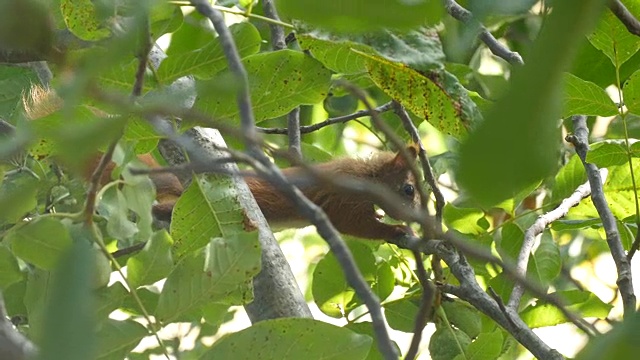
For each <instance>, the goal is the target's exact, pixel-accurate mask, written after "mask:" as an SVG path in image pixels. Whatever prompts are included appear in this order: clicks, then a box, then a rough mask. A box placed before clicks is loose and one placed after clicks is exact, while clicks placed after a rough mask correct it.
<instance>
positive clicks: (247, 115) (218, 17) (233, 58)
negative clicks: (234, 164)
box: [191, 0, 264, 159]
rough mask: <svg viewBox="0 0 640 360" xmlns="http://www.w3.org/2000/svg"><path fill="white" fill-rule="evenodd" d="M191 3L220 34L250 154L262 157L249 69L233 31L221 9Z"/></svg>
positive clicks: (197, 0)
mask: <svg viewBox="0 0 640 360" xmlns="http://www.w3.org/2000/svg"><path fill="white" fill-rule="evenodd" d="M191 4H193V6H194V7H195V8H196V10H198V12H199V13H201V14H202V15H204V16H206V17H207V18H208V19H209V20H210V21H211V24H212V25H213V28H214V29H215V30H216V32H217V33H218V35H219V36H218V39H219V40H220V44H222V50H223V52H224V55H225V57H226V58H227V63H228V64H229V70H231V73H232V74H233V75H234V76H235V78H236V86H237V88H238V90H237V98H236V101H237V104H238V110H239V113H240V126H241V127H242V133H243V138H244V140H245V145H246V146H247V149H248V151H249V153H250V154H252V155H254V156H256V157H257V158H258V159H260V158H261V157H263V156H264V154H262V151H261V150H260V148H259V147H258V145H257V144H256V142H255V141H253V139H255V138H256V137H257V133H256V126H255V124H256V122H255V117H254V115H253V109H252V107H251V96H250V94H249V79H248V76H247V71H246V70H245V68H244V65H242V61H241V60H240V54H239V53H238V49H237V47H236V44H235V41H233V37H232V36H231V32H230V31H229V28H228V27H227V24H226V23H225V21H224V17H223V16H222V13H221V12H220V11H219V10H216V9H214V7H213V6H212V5H211V4H209V2H208V1H205V0H191ZM261 154H262V156H261Z"/></svg>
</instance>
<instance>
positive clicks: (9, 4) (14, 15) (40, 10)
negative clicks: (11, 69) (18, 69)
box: [0, 0, 55, 63]
mask: <svg viewBox="0 0 640 360" xmlns="http://www.w3.org/2000/svg"><path fill="white" fill-rule="evenodd" d="M47 5H48V1H36V0H23V1H2V2H0V44H2V48H3V51H8V52H9V53H25V54H38V55H39V56H43V57H49V56H52V55H53V54H52V48H53V46H54V42H55V40H54V39H55V33H54V30H55V29H54V24H53V22H52V21H51V17H50V16H49V8H48V6H47ZM25 19H29V21H25ZM26 61H29V60H27V59H25V60H22V61H21V62H26ZM4 62H6V61H4ZM8 62H9V63H10V62H11V61H8Z"/></svg>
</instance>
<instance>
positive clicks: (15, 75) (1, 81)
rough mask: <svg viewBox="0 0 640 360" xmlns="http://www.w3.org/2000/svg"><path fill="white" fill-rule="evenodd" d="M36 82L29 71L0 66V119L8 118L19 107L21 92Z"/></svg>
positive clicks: (36, 79) (34, 75) (33, 73)
mask: <svg viewBox="0 0 640 360" xmlns="http://www.w3.org/2000/svg"><path fill="white" fill-rule="evenodd" d="M37 81H38V78H37V76H36V74H35V72H34V71H32V70H31V69H28V68H23V67H14V66H0V117H1V118H4V119H8V118H10V117H11V116H12V115H13V114H14V112H15V111H16V109H18V108H20V107H21V105H22V94H23V92H24V91H25V90H26V89H28V88H29V87H31V84H33V83H35V82H37Z"/></svg>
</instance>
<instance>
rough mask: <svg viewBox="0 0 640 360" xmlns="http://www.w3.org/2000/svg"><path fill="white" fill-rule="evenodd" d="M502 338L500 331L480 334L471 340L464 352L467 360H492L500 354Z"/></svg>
mask: <svg viewBox="0 0 640 360" xmlns="http://www.w3.org/2000/svg"><path fill="white" fill-rule="evenodd" d="M502 342H503V336H502V333H501V332H500V330H498V329H496V330H494V331H493V332H490V333H486V332H483V333H480V334H479V335H478V337H477V338H476V339H475V340H473V342H472V343H471V344H470V345H469V347H468V348H467V350H466V351H465V355H466V358H467V359H469V360H493V359H497V358H498V357H499V356H500V354H501V353H502Z"/></svg>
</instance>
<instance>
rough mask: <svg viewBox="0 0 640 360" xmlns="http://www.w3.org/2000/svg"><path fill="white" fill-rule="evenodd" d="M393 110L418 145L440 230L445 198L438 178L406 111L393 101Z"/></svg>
mask: <svg viewBox="0 0 640 360" xmlns="http://www.w3.org/2000/svg"><path fill="white" fill-rule="evenodd" d="M393 111H394V112H395V113H396V115H397V116H398V117H399V118H400V121H402V124H403V126H404V128H405V130H406V131H407V132H408V133H409V135H411V139H412V140H413V142H415V143H416V144H418V145H419V153H418V155H419V156H420V164H422V172H423V174H424V177H425V179H426V180H427V183H428V184H429V186H430V187H431V191H433V196H434V197H435V198H436V204H435V205H436V226H437V228H436V230H437V231H438V232H441V231H442V211H443V209H444V205H445V200H444V195H443V194H442V191H440V187H439V186H438V180H437V179H436V176H435V175H434V173H433V168H432V167H431V162H430V161H429V157H428V156H427V152H426V151H425V149H424V146H423V145H422V140H421V139H420V134H419V133H418V129H417V128H416V126H415V125H414V123H413V121H411V117H410V116H409V114H408V113H407V110H406V109H405V108H404V106H402V105H401V104H400V103H399V102H397V101H393Z"/></svg>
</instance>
